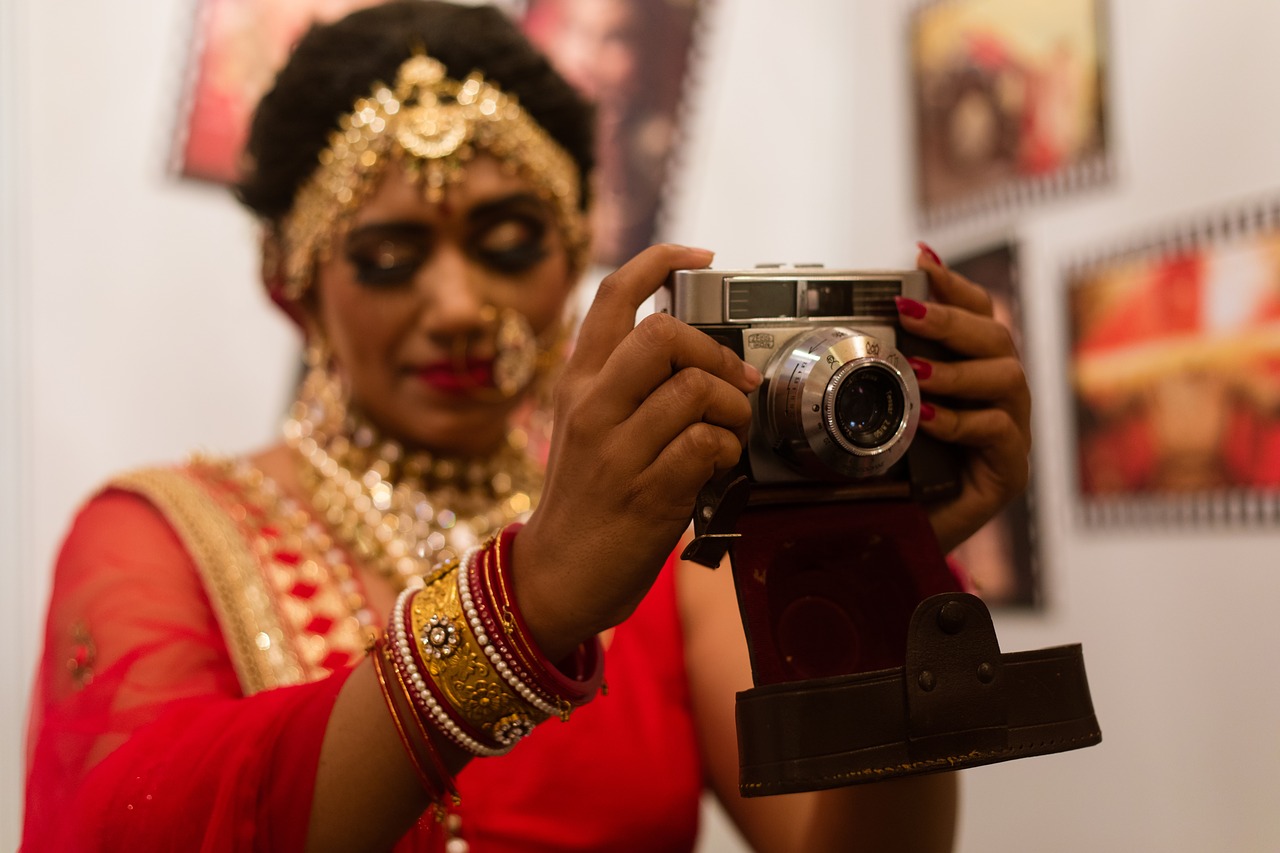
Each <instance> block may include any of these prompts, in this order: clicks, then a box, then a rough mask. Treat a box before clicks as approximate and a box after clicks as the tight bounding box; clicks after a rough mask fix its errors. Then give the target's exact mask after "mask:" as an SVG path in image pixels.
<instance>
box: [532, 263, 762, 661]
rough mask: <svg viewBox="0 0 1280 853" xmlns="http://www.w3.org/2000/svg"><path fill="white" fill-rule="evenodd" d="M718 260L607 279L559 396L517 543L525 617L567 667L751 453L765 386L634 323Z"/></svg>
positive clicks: (654, 319)
mask: <svg viewBox="0 0 1280 853" xmlns="http://www.w3.org/2000/svg"><path fill="white" fill-rule="evenodd" d="M711 258H712V253H711V252H709V251H707V250H704V249H692V248H686V247H682V246H674V245H658V246H653V247H651V248H649V249H646V250H645V251H643V252H641V253H640V254H639V255H637V256H636V257H635V258H633V259H632V260H630V261H629V262H627V263H626V264H625V265H624V266H622V267H621V268H619V269H618V270H617V271H616V272H614V273H613V274H612V275H610V276H608V277H607V278H605V279H604V281H603V282H601V284H600V289H599V291H598V292H597V294H596V297H595V301H594V302H593V303H592V305H591V309H590V310H589V311H588V312H587V315H586V317H585V319H584V320H583V323H582V328H581V331H580V333H579V336H578V341H577V344H576V346H575V348H574V352H573V355H572V357H571V358H570V359H569V362H568V364H567V365H566V367H565V370H564V373H563V375H562V378H561V380H560V383H559V385H558V387H557V389H556V394H555V431H554V434H553V436H552V441H551V451H550V456H549V459H548V464H547V480H546V484H545V486H544V488H543V493H542V499H541V502H540V504H539V506H538V508H537V510H535V512H534V513H533V515H532V516H531V517H530V519H529V522H528V523H527V524H526V525H525V527H524V529H523V530H522V531H521V532H520V534H519V535H518V536H517V537H516V540H515V548H514V551H515V553H514V554H513V570H514V573H515V584H516V595H517V598H518V600H519V603H520V607H521V611H522V613H523V615H524V618H525V620H526V622H527V624H528V626H529V629H530V631H531V632H532V633H533V635H534V639H535V640H536V641H537V642H538V643H539V645H540V646H541V648H542V649H543V651H544V653H546V654H548V655H549V656H551V657H552V659H556V657H557V656H558V655H559V654H561V653H565V652H568V651H569V650H571V649H572V648H574V647H575V646H577V645H578V644H579V643H581V642H582V641H584V640H585V639H587V638H589V637H591V636H592V635H594V634H596V633H598V632H599V631H602V630H604V629H606V628H609V627H612V626H613V625H616V624H618V623H619V622H621V621H622V620H623V619H625V618H626V617H627V616H628V615H630V613H631V612H632V611H633V610H634V609H635V607H636V606H637V605H638V604H639V603H640V601H641V599H643V598H644V595H645V593H646V592H648V590H649V587H650V586H651V585H652V583H653V581H654V579H655V578H656V577H657V575H658V572H659V571H660V570H661V568H662V565H663V563H664V562H665V561H666V558H667V556H668V555H669V554H670V552H671V550H672V549H673V548H674V547H675V546H676V544H677V542H678V541H679V539H680V536H681V534H682V533H683V532H684V531H685V529H686V528H687V527H688V525H689V520H690V518H691V516H692V513H693V507H694V501H695V499H696V497H697V494H698V491H699V490H700V489H701V488H702V486H703V484H705V483H706V481H707V480H708V479H710V478H711V477H712V476H713V475H714V474H716V473H718V472H722V471H726V470H728V469H730V468H732V467H733V466H734V465H735V464H736V463H737V461H738V457H739V456H740V455H741V453H742V449H743V446H744V444H745V442H746V437H747V427H748V424H749V423H750V420H751V407H750V404H749V403H748V401H747V396H746V395H747V393H748V392H749V391H752V390H754V389H755V388H756V386H758V385H759V383H760V375H759V373H758V372H757V371H756V370H755V369H754V368H752V367H749V366H748V365H746V364H744V363H743V362H742V360H741V359H739V358H738V357H737V356H736V355H735V354H734V353H733V352H732V351H730V350H729V349H728V348H726V347H724V346H722V345H720V344H719V343H717V342H715V341H714V340H712V339H711V338H710V337H708V336H707V335H705V334H703V333H702V332H700V331H698V330H697V329H694V328H692V327H691V326H688V325H686V324H685V323H683V322H681V321H679V320H676V319H675V318H674V317H671V316H668V315H665V314H654V315H651V316H649V317H646V318H645V319H644V320H642V321H641V322H640V323H639V324H638V325H637V324H636V323H635V316H636V311H637V310H638V308H639V307H640V305H641V303H643V302H644V300H645V299H647V298H648V297H649V296H650V295H652V294H653V293H654V292H655V291H656V290H657V289H658V288H659V287H661V286H662V283H663V282H664V281H665V280H666V278H667V277H668V276H669V275H670V273H671V272H672V271H673V270H678V269H694V268H701V267H705V266H707V265H708V264H709V263H710V262H711Z"/></svg>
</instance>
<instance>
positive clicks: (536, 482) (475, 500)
mask: <svg viewBox="0 0 1280 853" xmlns="http://www.w3.org/2000/svg"><path fill="white" fill-rule="evenodd" d="M308 396H309V395H308V394H307V392H306V389H304V392H303V394H302V395H300V397H299V400H298V401H297V402H296V403H295V404H294V406H293V409H292V410H291V412H290V417H289V418H288V419H287V420H286V421H285V424H284V436H285V440H286V442H287V443H288V445H289V446H290V447H291V448H292V449H293V450H294V452H295V453H296V454H297V455H298V457H299V463H300V471H299V473H300V475H301V482H302V485H303V488H304V489H306V490H307V492H309V493H310V495H311V502H312V506H313V508H314V509H315V511H316V513H317V515H319V516H320V517H321V518H323V519H324V520H325V522H326V523H327V524H328V526H329V527H330V529H331V530H332V531H333V535H334V538H335V539H337V540H338V541H339V542H341V543H342V544H343V545H344V546H346V547H347V548H348V549H349V550H350V552H351V554H352V555H353V556H354V557H356V558H357V559H358V560H360V561H361V563H362V564H364V565H367V566H369V567H371V568H372V569H374V570H375V571H376V572H378V574H379V575H381V576H382V577H384V578H386V579H387V580H389V581H390V582H391V583H392V585H393V586H394V587H395V588H396V589H398V590H399V589H403V588H404V586H405V584H407V583H408V581H409V579H410V578H413V577H421V576H423V575H425V574H427V573H428V572H429V571H430V570H431V569H432V568H433V567H434V566H435V565H437V564H438V563H440V562H443V561H445V560H449V559H452V558H455V557H457V556H459V555H461V554H462V553H463V552H464V551H466V550H467V549H468V548H470V547H471V546H473V545H476V544H478V543H480V542H482V541H483V540H484V539H485V538H486V537H487V536H489V535H490V534H492V533H494V532H496V531H498V530H500V529H502V528H503V527H504V526H506V525H507V524H510V523H512V522H515V521H521V520H524V519H525V518H526V517H527V516H528V513H529V512H530V511H531V510H532V509H533V507H534V506H535V505H536V504H537V501H538V497H539V496H540V494H541V492H542V479H543V475H542V471H541V470H540V468H539V467H538V465H537V464H536V463H535V462H534V461H533V459H531V458H530V456H529V455H528V453H527V452H526V450H525V448H526V447H527V445H528V437H527V435H526V434H525V433H524V432H523V431H522V430H518V429H517V430H512V432H511V433H510V434H509V435H508V436H507V441H506V443H505V444H504V445H503V446H502V447H501V448H500V449H499V450H498V451H497V452H496V453H495V454H494V455H493V456H491V457H489V458H487V459H465V458H460V457H448V456H436V455H434V454H431V453H428V452H425V451H417V452H413V453H406V452H405V450H404V448H403V447H402V446H401V445H400V444H399V443H398V442H396V441H393V440H391V439H387V438H383V437H380V436H379V435H378V433H377V431H376V430H375V429H374V428H373V426H372V425H370V424H368V423H367V422H363V421H360V420H357V419H356V418H355V417H353V416H350V415H348V416H347V417H345V418H343V420H342V427H341V428H338V429H334V430H333V431H332V434H330V431H329V430H327V429H325V428H324V427H323V426H322V424H324V423H325V422H326V421H327V420H332V419H331V418H326V417H325V414H326V412H325V411H324V410H325V409H326V408H327V407H325V406H324V405H323V401H319V403H320V404H319V405H317V402H318V401H317V400H316V399H315V398H312V399H310V400H308V399H307V397H308Z"/></svg>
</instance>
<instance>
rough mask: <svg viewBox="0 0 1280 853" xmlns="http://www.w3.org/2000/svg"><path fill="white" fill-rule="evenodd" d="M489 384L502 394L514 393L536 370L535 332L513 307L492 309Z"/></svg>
mask: <svg viewBox="0 0 1280 853" xmlns="http://www.w3.org/2000/svg"><path fill="white" fill-rule="evenodd" d="M496 326H497V328H496V329H495V331H494V358H493V385H494V387H495V388H497V389H498V393H500V394H501V395H502V396H504V397H514V396H515V395H516V394H519V393H520V392H521V391H523V390H524V389H525V387H526V386H527V385H528V384H529V383H530V382H531V381H533V377H534V374H535V373H537V370H538V336H537V335H536V334H534V331H533V327H532V326H531V325H529V321H528V319H526V318H525V316H524V315H523V314H521V313H520V312H519V311H517V310H515V309H514V308H503V309H502V310H501V311H498V312H496Z"/></svg>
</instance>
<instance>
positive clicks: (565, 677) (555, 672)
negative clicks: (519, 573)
mask: <svg viewBox="0 0 1280 853" xmlns="http://www.w3.org/2000/svg"><path fill="white" fill-rule="evenodd" d="M522 527H523V525H522V524H519V523H515V524H509V525H507V526H506V527H505V528H503V529H502V531H501V533H499V535H498V537H497V539H496V540H495V541H494V542H493V543H492V545H491V546H489V547H487V548H485V550H486V551H488V550H490V549H492V551H493V559H492V561H490V562H489V569H490V573H489V577H488V578H487V580H488V581H489V582H488V583H487V584H485V586H487V587H488V592H489V594H490V595H493V594H494V593H496V598H497V601H496V609H498V610H499V611H500V612H501V614H502V627H503V630H504V633H505V635H506V637H507V639H508V640H509V641H510V643H511V646H512V648H513V650H514V651H515V653H516V654H517V655H518V656H519V657H520V658H521V659H523V660H524V661H525V663H526V664H527V666H528V668H529V669H530V670H532V682H533V685H535V686H536V687H537V688H538V689H539V690H542V691H544V692H546V693H548V694H550V695H552V696H555V697H557V698H559V699H562V700H564V701H565V702H567V703H568V704H569V705H570V706H579V705H585V704H586V703H587V702H589V701H591V699H592V698H593V697H594V696H595V695H596V693H597V692H598V691H599V690H600V685H601V683H602V682H603V681H604V648H603V646H602V645H601V643H600V638H599V637H594V638H592V639H591V640H589V641H587V642H585V643H583V644H582V645H580V646H579V647H578V648H577V649H576V650H575V651H574V653H573V654H572V655H571V656H570V657H569V658H567V659H566V660H565V661H563V662H562V663H561V664H560V665H557V664H556V663H554V662H552V661H551V660H549V659H548V658H547V657H546V656H545V655H543V654H542V651H541V650H540V649H539V648H538V647H537V644H536V643H535V642H534V641H533V636H532V635H531V634H530V632H529V627H528V625H526V624H525V621H524V618H523V617H522V616H521V615H520V608H519V607H517V606H516V603H515V596H514V594H513V585H512V579H511V552H512V543H513V541H514V540H515V537H516V534H518V533H519V532H520V529H521V528H522ZM562 667H563V668H562Z"/></svg>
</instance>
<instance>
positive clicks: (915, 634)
mask: <svg viewBox="0 0 1280 853" xmlns="http://www.w3.org/2000/svg"><path fill="white" fill-rule="evenodd" d="M907 647H908V651H907V660H906V663H905V665H904V666H901V667H893V668H888V669H882V670H877V671H873V672H863V673H858V674H853V675H843V676H834V677H829V678H818V679H808V680H804V681H798V682H793V683H779V684H773V685H767V686H762V687H756V688H753V689H751V690H747V691H744V692H742V693H739V694H738V705H737V720H738V754H739V762H740V776H739V786H740V790H741V793H742V795H743V796H744V797H754V796H765V795H771V794H787V793H794V792H797V791H811V790H818V789H822V788H834V787H840V786H845V785H853V784H858V783H863V782H874V781H878V780H882V779H888V778H893V777H896V776H906V775H914V774H919V773H927V772H933V771H938V770H954V769H959V768H963V767H974V766H978V765H982V764H991V763H994V762H999V761H1008V760H1011V759H1015V758H1024V757H1028V756H1033V755H1046V754H1049V753H1055V752H1063V751H1066V750H1071V749H1079V748H1081V747H1086V746H1091V745H1093V744H1096V743H1098V742H1100V741H1101V739H1102V733H1101V731H1100V730H1099V728H1098V721H1097V717H1096V715H1095V714H1094V710H1093V701H1092V699H1091V697H1090V694H1089V685H1088V680H1087V678H1086V676H1085V670H1084V657H1083V653H1082V651H1081V647H1080V646H1079V645H1070V646H1060V647H1056V648H1049V649H1041V650H1037V651H1028V652H1015V653H1010V654H1000V651H999V646H998V644H997V642H996V637H995V629H994V627H993V626H992V623H991V615H990V613H989V612H988V611H987V608H986V606H985V605H984V604H983V603H982V601H981V600H980V599H978V598H976V597H975V596H972V595H969V594H967V593H945V594H940V595H935V596H931V597H929V598H927V599H926V600H925V601H923V602H921V604H920V606H919V607H918V608H917V609H916V611H915V613H914V615H913V617H912V621H911V627H910V631H909V637H908V643H907Z"/></svg>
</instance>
